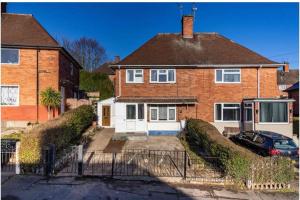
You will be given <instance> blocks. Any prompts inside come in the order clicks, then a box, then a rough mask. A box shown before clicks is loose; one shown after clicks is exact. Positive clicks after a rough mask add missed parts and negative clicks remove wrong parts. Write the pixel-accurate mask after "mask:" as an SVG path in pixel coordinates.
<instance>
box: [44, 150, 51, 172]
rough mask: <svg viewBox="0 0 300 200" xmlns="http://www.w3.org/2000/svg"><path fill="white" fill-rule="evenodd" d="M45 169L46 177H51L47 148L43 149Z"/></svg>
mask: <svg viewBox="0 0 300 200" xmlns="http://www.w3.org/2000/svg"><path fill="white" fill-rule="evenodd" d="M43 168H44V170H43V171H44V176H49V171H50V169H49V147H48V146H45V147H44V148H43Z"/></svg>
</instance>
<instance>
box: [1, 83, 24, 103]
mask: <svg viewBox="0 0 300 200" xmlns="http://www.w3.org/2000/svg"><path fill="white" fill-rule="evenodd" d="M1 87H17V88H18V97H17V103H16V105H2V104H1V102H0V106H1V107H18V106H20V85H1V86H0V89H1V90H2V88H1ZM1 90H0V91H1ZM1 95H2V91H1ZM1 100H2V97H1Z"/></svg>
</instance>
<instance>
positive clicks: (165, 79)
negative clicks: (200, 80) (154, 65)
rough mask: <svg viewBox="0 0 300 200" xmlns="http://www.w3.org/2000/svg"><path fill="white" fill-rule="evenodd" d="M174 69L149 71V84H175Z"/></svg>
mask: <svg viewBox="0 0 300 200" xmlns="http://www.w3.org/2000/svg"><path fill="white" fill-rule="evenodd" d="M175 77H176V72H175V69H151V70H150V83H175V82H176V81H175Z"/></svg>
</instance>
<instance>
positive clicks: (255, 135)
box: [231, 131, 299, 159]
mask: <svg viewBox="0 0 300 200" xmlns="http://www.w3.org/2000/svg"><path fill="white" fill-rule="evenodd" d="M231 140H232V141H234V142H237V143H239V144H241V145H243V146H246V147H248V148H249V149H250V150H252V151H254V152H256V153H257V154H259V155H262V156H279V155H280V156H289V157H291V158H293V159H297V157H299V148H298V147H297V145H296V144H295V143H294V141H293V139H291V138H289V137H286V136H284V135H280V134H278V133H275V132H270V131H245V132H241V133H239V134H237V135H234V136H232V137H231Z"/></svg>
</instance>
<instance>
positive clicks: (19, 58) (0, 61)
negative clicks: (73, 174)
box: [0, 47, 21, 65]
mask: <svg viewBox="0 0 300 200" xmlns="http://www.w3.org/2000/svg"><path fill="white" fill-rule="evenodd" d="M2 49H10V50H17V51H18V63H2V60H0V63H1V65H2V64H3V65H19V64H20V60H21V56H20V49H14V48H5V47H1V57H2Z"/></svg>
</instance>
